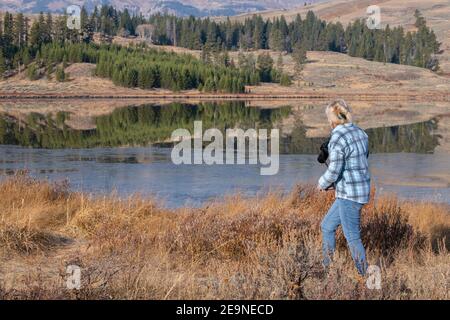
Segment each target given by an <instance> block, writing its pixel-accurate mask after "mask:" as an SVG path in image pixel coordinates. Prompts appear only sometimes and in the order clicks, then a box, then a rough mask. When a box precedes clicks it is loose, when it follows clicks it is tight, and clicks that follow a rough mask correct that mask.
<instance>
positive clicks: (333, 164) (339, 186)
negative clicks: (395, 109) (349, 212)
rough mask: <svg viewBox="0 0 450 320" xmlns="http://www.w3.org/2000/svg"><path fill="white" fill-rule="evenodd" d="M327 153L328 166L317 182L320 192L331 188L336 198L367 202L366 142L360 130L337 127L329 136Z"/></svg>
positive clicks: (367, 149) (343, 126)
mask: <svg viewBox="0 0 450 320" xmlns="http://www.w3.org/2000/svg"><path fill="white" fill-rule="evenodd" d="M328 150H329V159H330V164H329V165H328V169H327V171H326V172H325V173H324V174H323V175H322V177H320V179H319V186H320V188H321V189H324V190H325V189H328V188H329V187H331V186H332V185H333V184H334V185H335V188H336V198H342V199H347V200H351V201H355V202H358V203H362V204H364V203H367V202H369V196H370V173H369V164H368V156H369V138H368V136H367V134H366V133H365V132H364V130H362V129H361V128H359V127H358V126H356V125H354V124H353V123H346V124H344V125H339V126H337V127H336V128H334V129H333V131H332V132H331V139H330V143H329V144H328Z"/></svg>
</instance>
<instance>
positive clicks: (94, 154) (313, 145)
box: [0, 102, 450, 207]
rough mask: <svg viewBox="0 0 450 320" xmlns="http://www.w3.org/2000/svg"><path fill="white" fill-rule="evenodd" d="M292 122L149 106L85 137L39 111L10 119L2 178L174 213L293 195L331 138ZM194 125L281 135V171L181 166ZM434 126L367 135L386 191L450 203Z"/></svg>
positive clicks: (231, 106) (260, 113)
mask: <svg viewBox="0 0 450 320" xmlns="http://www.w3.org/2000/svg"><path fill="white" fill-rule="evenodd" d="M291 115H292V112H291V109H290V107H288V106H286V107H282V108H277V109H264V108H256V107H246V106H245V105H244V104H241V103H237V102H233V103H227V104H214V103H209V104H198V105H195V104H179V103H177V104H170V105H168V106H164V107H163V106H161V105H153V104H147V105H139V106H129V107H125V108H117V109H115V110H114V111H113V112H112V113H109V114H106V115H102V116H98V117H96V118H95V119H93V120H92V122H93V123H94V124H95V126H94V127H93V128H88V129H83V130H78V129H74V128H71V127H69V126H67V125H66V123H67V122H68V120H69V118H70V115H69V114H65V113H58V114H53V115H51V116H49V115H45V114H38V113H31V114H30V115H29V116H28V117H27V118H26V119H25V120H23V119H16V120H15V119H12V117H11V116H9V115H8V116H7V115H4V116H3V117H1V118H0V119H2V120H1V121H0V142H1V143H2V144H3V145H1V146H0V177H1V178H5V177H7V176H8V175H12V174H14V173H15V172H17V171H19V170H28V172H29V174H30V175H31V176H33V177H37V178H46V179H50V180H51V181H61V180H65V179H67V180H68V182H69V183H70V186H71V187H72V189H73V190H82V191H85V192H88V193H93V194H96V195H102V194H108V193H111V192H117V194H118V195H119V196H127V195H131V194H134V193H141V194H143V195H154V196H156V197H157V198H159V199H161V200H163V201H164V204H165V206H167V207H180V206H185V205H188V206H199V205H202V204H204V203H205V202H207V201H209V200H212V199H214V198H220V197H222V196H223V195H226V194H233V193H236V192H240V193H242V194H244V195H247V196H253V195H257V194H263V193H265V192H267V191H270V190H280V191H284V192H289V191H290V190H291V189H292V188H293V187H294V186H295V184H297V183H313V184H315V183H316V181H317V179H318V177H319V176H320V175H321V174H322V173H323V172H324V170H325V167H324V165H320V164H319V163H318V162H317V160H316V158H317V155H316V153H317V151H318V147H319V146H320V144H321V143H322V142H323V140H324V138H320V137H316V138H310V137H308V136H307V134H306V132H307V130H308V127H307V126H305V125H303V123H302V122H301V119H300V120H299V119H296V120H295V121H291V122H290V124H289V125H284V123H286V122H289V121H287V120H289V119H290V117H291ZM194 120H202V121H203V124H204V127H205V128H213V127H214V128H219V129H221V130H225V129H226V128H234V127H240V128H243V129H247V128H280V130H281V133H282V134H281V135H282V139H281V141H280V152H281V153H282V154H281V155H280V169H279V172H278V174H276V175H274V176H261V175H260V167H259V165H212V166H208V165H204V164H203V165H174V164H173V163H172V161H171V157H170V153H171V148H170V147H167V145H170V142H168V141H167V139H168V138H169V137H170V134H171V132H172V131H173V130H174V129H176V128H187V129H189V130H192V125H193V121H194ZM436 128H437V121H436V120H434V119H430V120H427V121H423V122H418V123H411V124H407V125H400V126H384V127H380V128H372V129H368V130H367V132H368V134H369V137H370V149H371V155H370V158H369V160H370V166H371V172H372V176H373V181H374V183H375V185H376V187H377V193H378V194H393V193H396V194H398V196H400V197H403V198H413V199H419V200H431V201H437V202H446V203H450V192H449V191H450V157H449V155H448V154H447V153H435V152H434V150H435V148H436V147H437V146H438V145H439V141H440V139H441V138H442V137H440V136H438V135H436V134H435V131H436ZM149 144H152V145H151V146H150V145H149ZM19 145H22V147H21V146H19ZM124 145H142V146H141V147H137V146H136V147H123V146H124Z"/></svg>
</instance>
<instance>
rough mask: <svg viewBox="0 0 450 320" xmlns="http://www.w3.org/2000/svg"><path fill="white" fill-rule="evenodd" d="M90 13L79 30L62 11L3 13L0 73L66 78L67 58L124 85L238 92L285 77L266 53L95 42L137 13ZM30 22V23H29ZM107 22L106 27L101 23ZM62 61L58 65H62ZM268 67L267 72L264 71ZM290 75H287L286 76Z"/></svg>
mask: <svg viewBox="0 0 450 320" xmlns="http://www.w3.org/2000/svg"><path fill="white" fill-rule="evenodd" d="M100 13H101V16H100V17H99V16H98V14H97V11H94V12H93V13H92V15H91V16H89V15H88V14H87V12H86V11H85V10H84V9H83V10H82V12H81V30H71V29H69V28H68V27H67V23H66V22H67V16H56V17H53V16H52V15H51V14H49V13H48V14H43V13H41V14H40V15H39V16H38V17H37V19H36V20H35V21H34V22H33V23H32V24H31V23H30V20H29V19H28V18H26V17H24V15H23V14H21V13H19V14H16V15H13V14H10V13H5V15H4V19H3V21H2V23H1V25H2V26H3V27H2V28H0V44H1V48H0V49H1V50H0V75H2V74H4V72H5V71H7V70H11V71H17V70H18V71H19V72H20V70H21V69H23V68H24V67H25V66H26V67H27V75H28V77H29V78H30V79H31V80H36V79H39V78H40V77H42V76H43V75H44V74H45V75H46V76H47V77H48V78H52V77H53V76H54V77H55V79H56V80H58V81H66V80H67V79H69V75H68V74H66V73H65V72H64V68H65V67H66V66H67V63H74V62H90V63H96V64H97V67H96V71H95V72H96V75H98V76H100V77H105V78H110V79H112V80H113V82H114V83H115V84H117V85H121V86H126V87H140V88H144V89H148V88H165V89H170V90H185V89H194V88H197V89H199V90H202V91H206V92H229V93H242V92H244V91H245V85H257V84H259V82H260V81H261V78H263V81H268V82H280V81H281V80H284V83H285V84H286V83H289V81H287V82H286V77H287V75H283V74H282V72H281V71H279V70H275V69H273V70H272V68H274V66H273V61H271V58H270V57H263V58H261V59H260V58H258V63H257V64H256V63H254V64H249V63H243V62H242V61H240V63H239V64H235V63H234V61H232V60H231V59H230V57H229V55H228V53H227V52H222V51H218V50H214V51H209V52H206V51H205V54H204V55H202V59H201V61H200V60H198V59H195V58H193V57H192V56H189V55H177V54H168V53H164V52H159V51H157V50H150V49H149V48H146V45H145V44H142V45H138V46H134V47H131V48H128V49H125V48H121V47H119V46H116V45H97V44H94V43H93V41H92V40H93V34H94V32H96V31H99V30H100V32H102V33H104V34H108V33H109V34H114V33H117V32H119V31H118V30H122V31H120V32H124V31H123V30H128V31H127V32H130V33H131V32H133V30H134V28H135V26H136V25H138V24H139V23H142V22H143V20H142V18H137V17H130V15H129V14H128V12H127V11H126V10H125V11H124V12H117V11H116V10H114V9H113V8H112V7H106V6H104V7H102V9H101V10H100ZM30 24H31V27H30ZM105 26H106V27H105ZM61 64H62V66H61ZM265 73H269V74H270V77H267V76H265ZM288 80H290V79H288Z"/></svg>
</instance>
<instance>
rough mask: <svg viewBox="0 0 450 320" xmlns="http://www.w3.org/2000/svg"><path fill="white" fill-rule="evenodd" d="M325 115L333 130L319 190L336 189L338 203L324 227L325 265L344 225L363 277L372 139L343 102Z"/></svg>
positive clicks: (364, 271) (334, 205)
mask: <svg viewBox="0 0 450 320" xmlns="http://www.w3.org/2000/svg"><path fill="white" fill-rule="evenodd" d="M326 115H327V118H328V122H329V124H330V126H331V129H332V131H331V139H330V142H329V144H328V151H329V160H330V163H329V165H328V169H327V171H326V172H325V173H324V174H323V176H322V177H321V178H320V179H319V184H318V189H319V190H320V191H325V190H328V189H330V188H333V187H334V189H335V190H336V191H335V192H336V200H335V202H334V203H333V205H332V206H331V208H330V210H329V211H328V213H327V215H326V216H325V218H324V219H323V220H322V223H321V229H322V237H323V243H322V247H323V256H324V257H323V258H324V260H323V263H324V265H325V267H328V266H329V264H330V262H331V258H332V256H333V254H334V251H335V247H336V239H335V234H336V229H337V228H338V227H339V225H342V229H343V232H344V236H345V239H346V240H347V244H348V247H349V249H350V252H351V254H352V258H353V261H354V262H355V265H356V268H357V270H358V273H359V274H360V275H362V276H364V275H365V273H366V269H367V262H366V253H365V250H364V246H363V244H362V241H361V235H360V233H361V232H360V219H361V209H362V207H363V205H364V204H366V203H367V202H369V195H370V173H369V166H368V159H367V158H368V156H369V139H368V137H367V134H366V133H365V132H364V130H362V129H361V128H359V127H358V126H356V125H354V124H353V123H352V115H351V110H350V108H349V107H348V105H347V104H346V103H345V101H344V100H337V101H334V102H332V103H331V104H329V105H328V106H327V108H326Z"/></svg>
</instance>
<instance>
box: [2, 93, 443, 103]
mask: <svg viewBox="0 0 450 320" xmlns="http://www.w3.org/2000/svg"><path fill="white" fill-rule="evenodd" d="M337 97H339V98H343V99H348V100H357V101H378V102H379V101H386V102H387V101H414V102H450V92H448V93H447V92H434V93H431V94H427V95H423V94H414V95H412V94H395V95H393V94H379V93H367V94H360V93H355V94H351V93H350V94H349V93H342V94H338V93H317V94H316V93H304V94H259V93H257V94H183V93H181V94H137V95H128V94H127V95H114V94H113V95H98V94H82V95H76V94H75V95H72V94H61V95H59V94H14V93H13V94H10V93H2V92H0V101H2V100H3V101H11V100H68V99H80V100H81V99H82V100H89V99H92V100H94V99H95V100H97V99H115V100H128V99H186V100H204V101H211V100H249V101H250V100H253V101H259V100H329V99H334V98H337Z"/></svg>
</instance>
